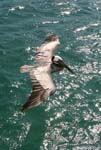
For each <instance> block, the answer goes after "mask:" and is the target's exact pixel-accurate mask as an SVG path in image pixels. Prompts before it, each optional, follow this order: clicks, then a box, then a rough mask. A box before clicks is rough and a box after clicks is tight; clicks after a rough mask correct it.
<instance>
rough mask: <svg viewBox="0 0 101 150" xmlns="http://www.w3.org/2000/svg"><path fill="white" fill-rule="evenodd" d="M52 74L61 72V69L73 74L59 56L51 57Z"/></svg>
mask: <svg viewBox="0 0 101 150" xmlns="http://www.w3.org/2000/svg"><path fill="white" fill-rule="evenodd" d="M51 67H52V72H57V71H61V70H63V69H65V68H66V69H68V70H69V71H70V72H71V73H72V74H75V73H74V72H73V70H72V69H71V68H69V67H68V66H67V65H66V64H65V63H64V61H63V59H62V58H61V57H60V56H57V55H56V56H53V57H52V64H51Z"/></svg>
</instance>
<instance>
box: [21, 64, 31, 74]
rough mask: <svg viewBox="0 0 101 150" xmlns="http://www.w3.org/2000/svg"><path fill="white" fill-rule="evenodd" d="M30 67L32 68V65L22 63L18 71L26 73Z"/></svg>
mask: <svg viewBox="0 0 101 150" xmlns="http://www.w3.org/2000/svg"><path fill="white" fill-rule="evenodd" d="M32 68H33V66H29V65H24V66H22V67H20V72H21V73H26V72H29V71H30V70H31V69H32Z"/></svg>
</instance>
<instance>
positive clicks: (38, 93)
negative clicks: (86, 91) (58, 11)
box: [20, 35, 74, 112]
mask: <svg viewBox="0 0 101 150" xmlns="http://www.w3.org/2000/svg"><path fill="white" fill-rule="evenodd" d="M59 44H60V42H59V38H58V36H57V35H50V36H48V37H47V38H46V39H45V40H44V42H43V43H42V44H41V46H40V47H39V48H38V49H37V51H36V55H35V60H36V64H35V65H33V66H29V65H24V66H22V67H21V68H20V72H21V73H25V72H29V75H30V78H31V80H32V93H31V95H30V96H29V98H28V101H27V102H26V103H25V104H24V105H23V106H22V112H24V111H26V110H28V109H30V108H32V107H35V106H38V105H39V104H40V103H42V102H43V101H44V100H45V99H46V98H48V96H51V95H53V94H54V92H55V90H56V87H55V84H54V82H53V80H52V73H54V72H58V71H61V70H63V69H64V68H66V69H68V70H69V71H70V72H71V73H72V74H74V72H73V71H72V70H71V69H70V68H69V67H68V66H67V65H66V64H65V63H64V62H63V59H62V58H61V57H60V56H55V55H54V53H55V50H56V48H57V47H58V45H59Z"/></svg>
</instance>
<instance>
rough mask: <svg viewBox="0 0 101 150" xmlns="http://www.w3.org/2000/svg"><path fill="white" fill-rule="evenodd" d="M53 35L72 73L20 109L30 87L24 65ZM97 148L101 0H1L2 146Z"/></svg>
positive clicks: (16, 149)
mask: <svg viewBox="0 0 101 150" xmlns="http://www.w3.org/2000/svg"><path fill="white" fill-rule="evenodd" d="M49 34H57V35H58V36H59V38H60V42H61V44H60V46H59V48H58V50H57V54H58V55H60V56H61V57H62V58H63V59H64V60H65V62H66V63H67V64H68V65H69V66H70V67H71V68H72V69H73V70H74V71H75V73H76V74H77V77H74V76H72V75H71V74H70V73H69V72H68V71H66V70H64V71H62V72H61V73H59V74H55V75H54V80H55V81H56V85H57V91H56V93H55V94H54V96H52V97H50V98H49V99H47V100H46V101H45V102H44V103H43V104H41V105H40V106H38V107H36V108H34V109H30V110H29V111H28V112H26V113H22V112H21V111H20V110H21V106H22V105H23V104H24V103H25V102H26V100H27V98H28V95H29V93H30V91H31V81H30V79H29V76H28V74H20V72H19V68H20V66H22V65H24V64H34V53H35V49H36V47H38V46H39V45H40V43H41V42H42V41H43V40H44V39H45V37H46V36H47V35H49ZM95 149H96V150H101V1H100V0H0V150H95Z"/></svg>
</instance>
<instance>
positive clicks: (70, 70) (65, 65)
mask: <svg viewBox="0 0 101 150" xmlns="http://www.w3.org/2000/svg"><path fill="white" fill-rule="evenodd" d="M61 66H62V67H63V68H66V69H68V71H69V72H71V73H72V74H74V75H75V73H74V71H73V70H72V69H71V68H70V67H68V66H67V64H65V63H64V62H63V61H61Z"/></svg>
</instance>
